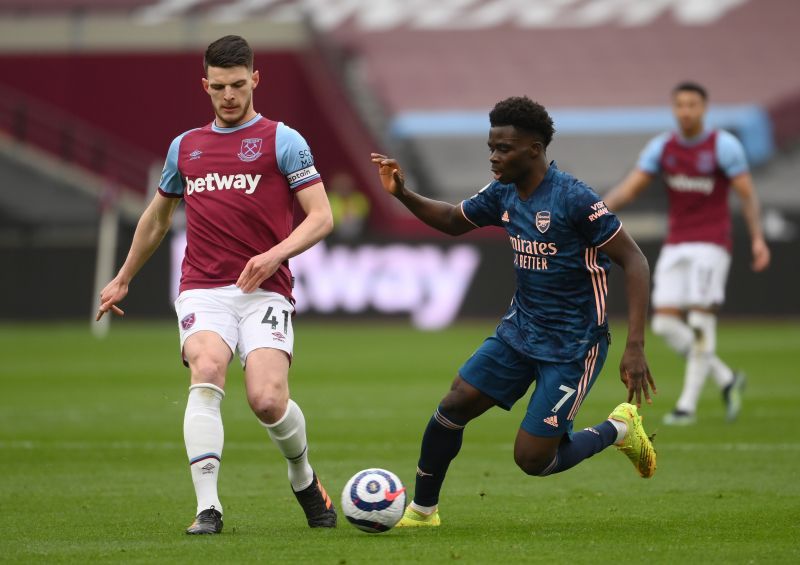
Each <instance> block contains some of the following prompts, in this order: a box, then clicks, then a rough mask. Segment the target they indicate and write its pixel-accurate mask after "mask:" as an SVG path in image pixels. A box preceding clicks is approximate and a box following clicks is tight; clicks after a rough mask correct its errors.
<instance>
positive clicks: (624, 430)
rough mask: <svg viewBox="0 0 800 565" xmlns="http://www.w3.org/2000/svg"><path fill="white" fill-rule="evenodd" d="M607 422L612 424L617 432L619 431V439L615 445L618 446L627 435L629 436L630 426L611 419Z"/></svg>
mask: <svg viewBox="0 0 800 565" xmlns="http://www.w3.org/2000/svg"><path fill="white" fill-rule="evenodd" d="M607 421H608V422H611V425H612V426H614V429H615V430H617V439H615V440H614V445H617V444H619V443H620V442H621V441H622V440H624V439H625V436H626V435H628V424H626V423H625V422H619V421H617V420H612V419H611V418H609V419H608V420H607Z"/></svg>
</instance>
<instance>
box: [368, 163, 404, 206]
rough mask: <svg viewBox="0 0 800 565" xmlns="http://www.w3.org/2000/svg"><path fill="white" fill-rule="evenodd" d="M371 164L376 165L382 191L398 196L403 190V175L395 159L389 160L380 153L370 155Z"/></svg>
mask: <svg viewBox="0 0 800 565" xmlns="http://www.w3.org/2000/svg"><path fill="white" fill-rule="evenodd" d="M371 157H372V162H373V163H375V164H376V165H378V175H379V176H380V179H381V184H382V185H383V188H384V190H386V192H388V193H389V194H391V195H393V196H398V195H400V194H401V193H402V192H403V189H404V188H405V180H406V179H405V175H404V174H403V169H401V168H400V164H399V163H398V162H397V161H396V160H395V159H390V158H389V157H387V156H386V155H381V154H380V153H372V154H371Z"/></svg>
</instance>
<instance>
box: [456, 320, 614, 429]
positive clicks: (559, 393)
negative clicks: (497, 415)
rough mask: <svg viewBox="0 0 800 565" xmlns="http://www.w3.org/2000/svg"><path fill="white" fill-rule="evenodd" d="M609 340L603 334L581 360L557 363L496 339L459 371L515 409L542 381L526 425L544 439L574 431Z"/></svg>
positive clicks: (477, 352)
mask: <svg viewBox="0 0 800 565" xmlns="http://www.w3.org/2000/svg"><path fill="white" fill-rule="evenodd" d="M607 353H608V338H607V337H606V336H603V338H601V339H600V341H599V342H597V343H596V344H594V345H593V346H592V347H590V348H589V350H588V351H587V353H586V354H585V355H584V356H583V357H581V358H580V359H577V360H575V361H570V362H568V363H553V362H548V361H539V360H536V359H532V358H530V357H527V356H524V355H522V354H520V353H519V352H517V351H516V350H514V349H512V347H511V346H510V345H508V344H507V343H506V342H505V341H503V340H502V339H500V338H499V337H497V335H494V336H492V337H489V338H487V339H486V340H485V341H484V342H483V344H482V345H481V346H480V347H479V348H478V350H477V351H475V353H473V354H472V356H471V357H470V358H469V359H467V361H466V362H465V363H464V365H463V366H462V367H461V369H459V371H458V372H459V375H460V376H461V378H462V379H464V380H465V381H466V382H468V383H469V384H471V385H472V386H474V387H475V388H477V389H478V390H479V391H481V392H482V393H484V394H485V395H487V396H489V397H490V398H492V399H494V400H495V402H496V403H497V405H498V406H499V407H500V408H503V409H504V410H510V409H511V407H512V406H513V405H514V403H515V402H516V401H517V400H519V399H520V398H522V397H523V396H524V395H525V393H526V392H527V390H528V388H529V387H530V385H531V383H533V382H534V381H536V387H535V388H534V390H533V394H532V395H531V399H530V402H528V410H527V412H526V413H525V417H524V418H523V420H522V424H521V425H520V427H521V428H522V429H523V430H525V431H526V432H528V433H530V434H532V435H535V436H543V437H553V436H560V435H563V434H565V433H567V434H570V433H572V422H573V420H574V419H575V416H576V415H577V414H578V410H579V409H580V407H581V404H582V403H583V400H584V399H585V398H586V395H588V394H589V391H590V390H591V389H592V385H593V384H594V381H595V379H596V378H597V375H599V374H600V370H601V369H602V368H603V363H604V362H605V360H606V355H607Z"/></svg>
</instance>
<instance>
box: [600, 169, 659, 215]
mask: <svg viewBox="0 0 800 565" xmlns="http://www.w3.org/2000/svg"><path fill="white" fill-rule="evenodd" d="M652 180H653V175H651V174H649V173H646V172H644V171H643V170H641V169H638V168H636V169H633V170H632V171H631V172H630V173H628V176H627V177H625V179H624V180H623V181H622V182H621V183H619V184H618V185H617V186H615V187H614V188H612V189H611V190H610V191H609V192H607V193H606V194H604V195H603V202H605V204H606V206H607V207H608V209H609V210H611V211H613V212H616V211H618V210H621V209H622V208H624V207H625V206H627V205H628V204H630V203H631V202H632V201H633V200H635V199H636V197H637V196H639V194H640V193H641V192H642V191H643V190H644V189H645V188H647V186H648V185H649V184H650V181H652Z"/></svg>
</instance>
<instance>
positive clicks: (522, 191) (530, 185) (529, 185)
mask: <svg viewBox="0 0 800 565" xmlns="http://www.w3.org/2000/svg"><path fill="white" fill-rule="evenodd" d="M549 168H550V166H549V165H548V164H547V159H541V160H539V161H537V162H536V166H534V167H533V168H532V169H531V171H530V173H529V174H528V175H526V176H525V177H524V178H521V179H519V181H518V182H515V183H514V184H515V185H516V187H517V195H518V196H519V197H520V199H522V200H527V199H528V198H530V196H531V195H532V194H533V193H534V192H535V191H536V189H537V188H539V185H540V184H542V181H543V180H544V177H545V176H546V175H547V171H548V170H549Z"/></svg>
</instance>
